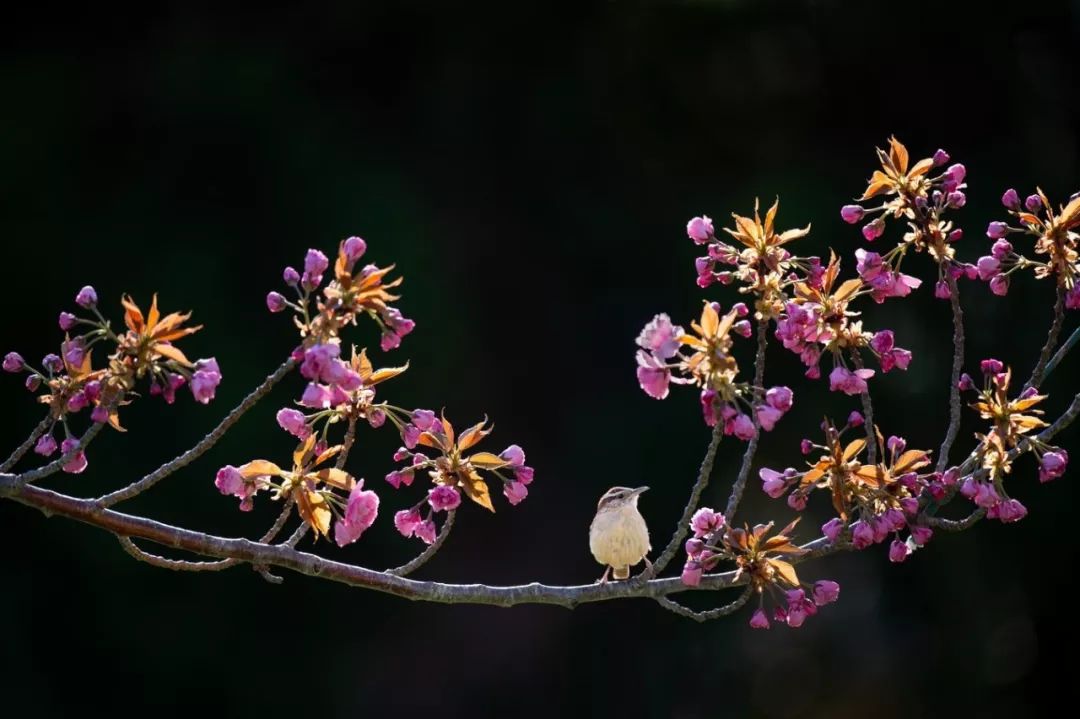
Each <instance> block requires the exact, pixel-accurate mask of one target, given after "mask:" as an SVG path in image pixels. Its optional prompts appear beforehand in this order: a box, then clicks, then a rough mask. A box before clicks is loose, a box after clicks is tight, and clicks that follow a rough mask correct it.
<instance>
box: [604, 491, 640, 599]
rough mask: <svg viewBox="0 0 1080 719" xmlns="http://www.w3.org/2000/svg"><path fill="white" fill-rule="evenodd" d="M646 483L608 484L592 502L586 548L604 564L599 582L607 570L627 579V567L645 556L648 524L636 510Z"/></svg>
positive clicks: (616, 577) (606, 575) (616, 576)
mask: <svg viewBox="0 0 1080 719" xmlns="http://www.w3.org/2000/svg"><path fill="white" fill-rule="evenodd" d="M647 489H648V487H638V488H637V489H630V488H629V487H612V488H611V489H609V490H608V491H606V492H604V496H603V497H601V498H600V503H599V504H597V505H596V516H595V517H593V521H592V526H590V527H589V549H590V550H592V555H593V557H595V558H596V561H598V562H600V564H603V565H604V566H605V568H604V576H602V577H601V578H600V583H601V584H604V583H605V582H607V578H608V572H611V571H612V570H614V572H612V577H614V578H615V579H629V578H630V567H632V566H634V565H635V564H637V563H638V562H640V561H642V560H645V564H646V566H647V567H649V568H650V569H651V568H652V563H651V562H650V561H649V560H648V558H647V557H646V556H645V555H647V554H648V553H649V551H650V550H651V549H652V547H650V546H649V528H648V527H647V526H646V525H645V518H644V517H642V516H641V512H639V511H638V506H637V505H638V497H640V496H641V493H642V492H644V491H646V490H647Z"/></svg>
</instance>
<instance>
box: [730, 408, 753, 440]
mask: <svg viewBox="0 0 1080 719" xmlns="http://www.w3.org/2000/svg"><path fill="white" fill-rule="evenodd" d="M731 433H732V434H734V435H735V436H736V437H738V438H739V439H741V440H744V441H748V440H751V439H753V438H754V422H753V421H752V420H751V419H750V417H748V416H747V415H745V414H742V413H739V414H737V415H736V416H735V419H733V420H731Z"/></svg>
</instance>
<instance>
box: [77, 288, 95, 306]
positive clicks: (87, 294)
mask: <svg viewBox="0 0 1080 719" xmlns="http://www.w3.org/2000/svg"><path fill="white" fill-rule="evenodd" d="M97 301H98V297H97V292H96V291H94V288H93V287H91V286H90V285H87V286H86V287H83V288H82V289H81V290H79V294H77V295H75V304H77V305H78V306H79V307H82V308H84V309H90V308H91V307H93V306H94V305H96V304H97Z"/></svg>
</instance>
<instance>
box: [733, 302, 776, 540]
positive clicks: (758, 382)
mask: <svg viewBox="0 0 1080 719" xmlns="http://www.w3.org/2000/svg"><path fill="white" fill-rule="evenodd" d="M768 343H769V321H768V320H766V319H764V318H762V319H761V320H759V321H758V326H757V353H756V354H755V355H754V402H755V404H761V403H762V402H763V401H764V399H765V397H764V392H765V388H764V384H765V349H766V347H767V346H768ZM760 439H761V423H760V422H759V421H758V417H757V414H756V413H755V414H754V436H753V437H751V438H750V441H749V442H747V443H746V451H745V452H743V458H742V464H741V465H740V466H739V474H738V476H736V478H735V483H734V484H733V485H731V496H729V497H728V502H727V507H725V508H724V520H725V521H726V522H727V523H728V524H731V520H732V519H734V518H735V511H736V510H737V509H738V508H739V502H741V501H742V496H743V492H744V491H745V490H746V480H747V478H748V477H749V476H750V467H751V466H753V464H754V455H756V454H757V447H758V440H760Z"/></svg>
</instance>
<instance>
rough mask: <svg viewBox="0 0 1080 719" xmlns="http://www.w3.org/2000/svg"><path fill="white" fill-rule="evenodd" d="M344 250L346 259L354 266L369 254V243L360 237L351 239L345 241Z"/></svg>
mask: <svg viewBox="0 0 1080 719" xmlns="http://www.w3.org/2000/svg"><path fill="white" fill-rule="evenodd" d="M342 249H343V250H345V259H346V260H347V261H348V263H349V264H350V265H353V264H355V263H356V261H357V260H359V259H360V258H361V257H363V256H364V253H365V252H367V243H366V242H364V241H363V240H362V239H361V238H359V237H350V238H349V239H347V240H345V244H344V245H342Z"/></svg>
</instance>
